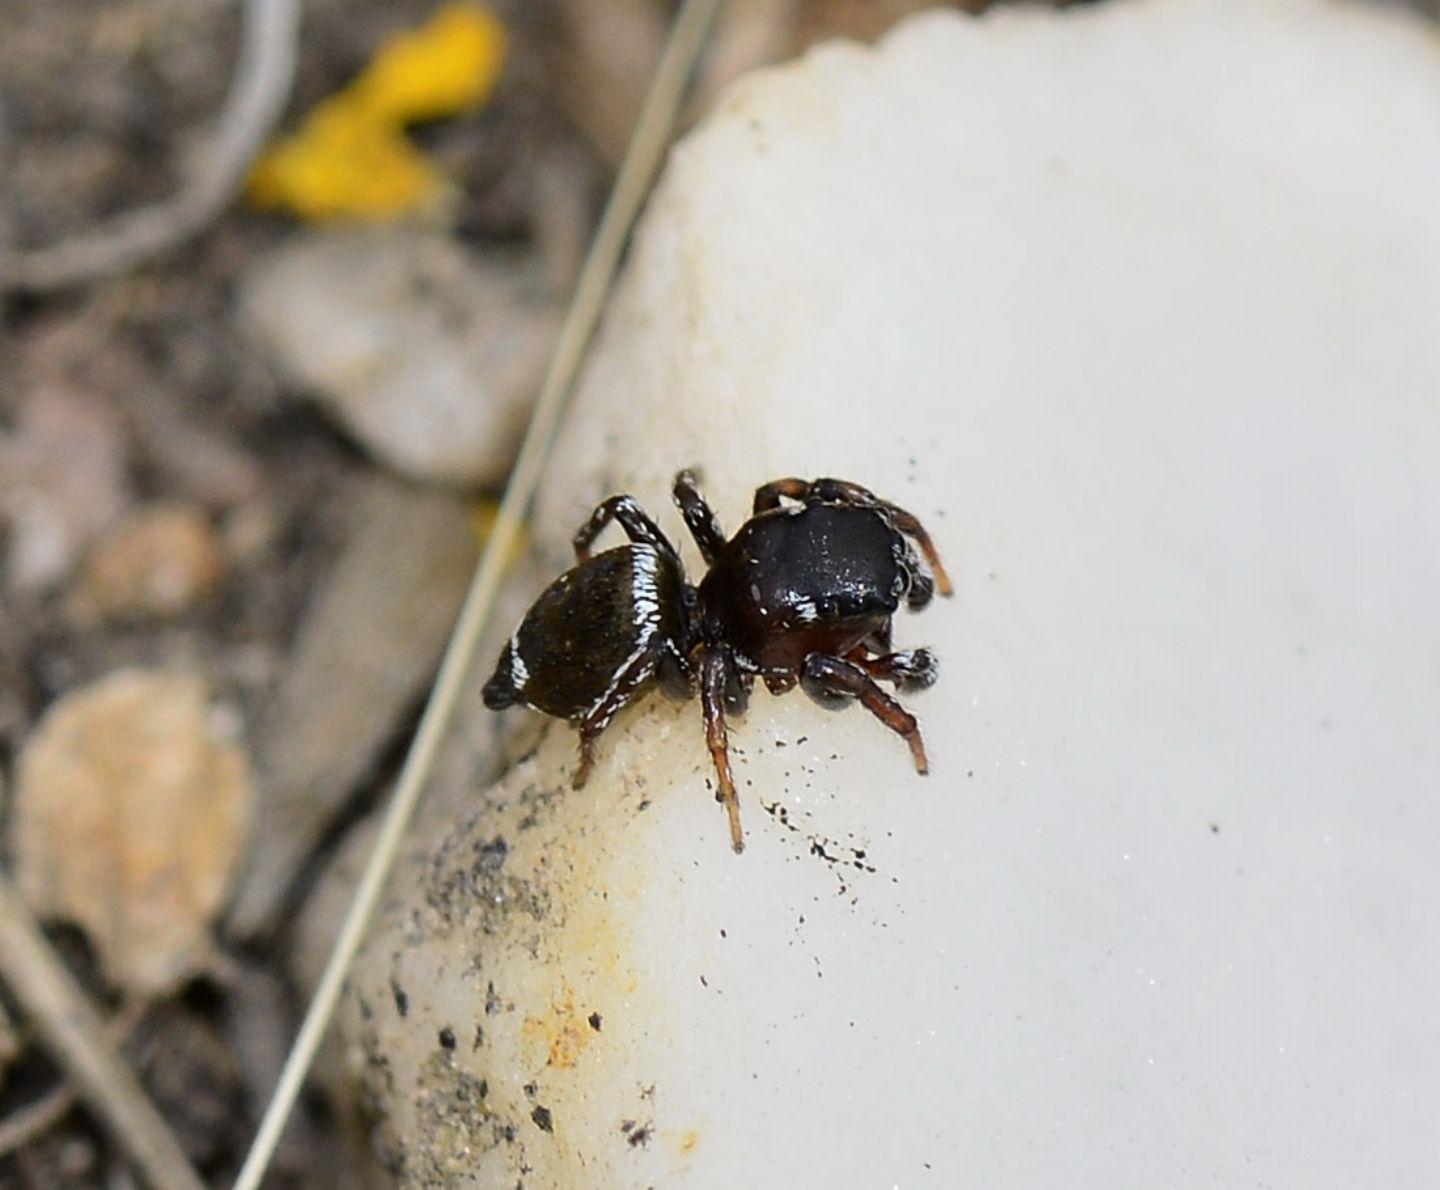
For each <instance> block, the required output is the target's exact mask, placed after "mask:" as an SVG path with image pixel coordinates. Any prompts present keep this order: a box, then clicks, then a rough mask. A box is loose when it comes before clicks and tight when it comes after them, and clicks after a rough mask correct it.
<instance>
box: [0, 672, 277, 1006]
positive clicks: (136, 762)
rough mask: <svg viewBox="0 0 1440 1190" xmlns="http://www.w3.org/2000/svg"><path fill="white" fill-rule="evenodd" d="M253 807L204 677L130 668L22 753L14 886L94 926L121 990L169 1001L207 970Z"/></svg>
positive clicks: (88, 693)
mask: <svg viewBox="0 0 1440 1190" xmlns="http://www.w3.org/2000/svg"><path fill="white" fill-rule="evenodd" d="M251 800H252V792H251V781H250V766H249V763H248V761H247V758H246V756H245V753H244V752H243V751H242V749H241V748H240V747H239V746H238V745H237V744H235V743H233V742H231V741H230V740H229V739H227V738H225V733H224V732H223V731H222V725H221V723H220V721H219V719H218V718H217V716H216V715H214V714H213V713H212V711H211V709H210V707H209V705H208V701H207V698H206V691H205V686H204V683H203V682H202V681H201V680H200V679H199V678H198V677H196V676H195V675H193V674H184V673H161V672H155V671H147V670H140V669H127V670H120V671H118V672H116V673H113V674H111V675H109V676H108V677H105V678H102V679H100V680H99V681H97V682H94V683H92V684H91V685H89V686H86V687H83V688H81V689H79V690H75V691H72V692H71V693H70V694H67V695H66V696H65V697H64V698H62V699H61V700H60V701H59V702H57V703H56V704H55V705H54V706H53V707H51V708H50V710H49V712H48V713H47V714H46V715H45V717H44V718H43V719H42V720H41V722H40V724H39V726H38V727H37V728H36V730H35V732H34V734H33V735H32V736H31V737H30V738H29V740H28V741H27V742H26V744H25V746H24V748H23V750H22V752H21V754H20V762H19V766H18V775H17V779H16V788H15V797H14V801H15V804H14V807H13V810H12V835H11V838H12V843H13V850H14V864H15V875H16V880H17V883H18V884H19V887H20V890H21V892H22V893H23V894H24V896H25V898H26V900H28V901H29V903H30V905H31V906H32V908H33V909H34V910H35V912H36V914H37V915H38V916H41V917H48V918H60V919H64V920H68V921H73V922H76V923H78V924H79V925H80V926H82V927H83V928H84V929H85V931H86V933H87V934H88V935H89V937H90V939H91V941H92V943H93V944H94V946H95V948H96V951H97V953H98V954H99V956H100V959H101V962H102V963H103V965H104V968H105V971H106V972H107V974H108V975H109V977H110V978H111V979H112V980H113V981H114V982H115V983H116V984H118V985H119V986H121V987H123V988H125V989H127V990H129V991H131V992H134V993H137V994H142V995H145V994H148V995H159V994H163V993H165V992H167V991H169V990H171V989H173V988H174V987H175V986H176V985H177V984H178V983H180V982H181V981H182V980H183V979H184V978H185V977H186V976H187V975H189V974H190V973H192V972H193V971H195V970H197V969H198V968H199V967H200V966H201V965H202V964H203V962H204V959H205V957H206V955H207V952H208V950H209V946H210V924H211V922H212V920H213V919H214V917H215V915H216V914H217V913H218V912H219V909H220V907H221V905H223V904H224V902H225V898H226V896H227V895H228V893H229V890H230V886H231V882H232V880H233V877H234V874H235V870H236V866H237V864H238V861H239V859H240V852H241V848H242V846H243V844H244V841H245V836H246V829H247V827H248V824H249V818H250V806H251Z"/></svg>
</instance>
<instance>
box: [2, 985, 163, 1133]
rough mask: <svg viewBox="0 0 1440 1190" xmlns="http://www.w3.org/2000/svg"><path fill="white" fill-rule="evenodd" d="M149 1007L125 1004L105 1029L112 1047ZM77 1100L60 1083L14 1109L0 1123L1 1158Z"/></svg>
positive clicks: (52, 1124) (47, 1128)
mask: <svg viewBox="0 0 1440 1190" xmlns="http://www.w3.org/2000/svg"><path fill="white" fill-rule="evenodd" d="M148 1007H149V1005H147V1004H146V1003H145V1002H144V1001H140V1000H137V1001H134V1002H132V1003H130V1004H127V1005H126V1006H125V1007H124V1008H122V1009H121V1010H120V1012H119V1013H117V1014H116V1016H115V1018H114V1019H113V1020H111V1021H110V1022H109V1024H107V1025H106V1026H105V1033H106V1036H107V1037H109V1039H110V1041H111V1042H112V1043H113V1044H114V1045H117V1046H118V1045H123V1044H124V1042H125V1039H126V1038H128V1037H129V1036H130V1034H131V1033H133V1032H134V1031H135V1027H136V1026H137V1025H138V1024H139V1023H140V1021H141V1019H142V1018H143V1017H144V1015H145V1011H146V1009H147V1008H148ZM79 1100H80V1096H78V1095H77V1094H75V1088H74V1087H72V1086H71V1085H70V1084H69V1083H61V1084H60V1085H59V1086H58V1087H56V1088H55V1089H54V1090H52V1091H49V1092H47V1093H46V1094H44V1095H42V1096H40V1098H39V1099H37V1100H35V1102H34V1103H27V1104H26V1105H25V1106H24V1107H21V1108H17V1109H16V1110H15V1111H13V1112H11V1113H10V1114H9V1115H8V1116H6V1117H5V1119H4V1120H3V1121H0V1158H3V1157H8V1156H9V1155H10V1154H11V1153H13V1152H15V1151H16V1150H17V1149H21V1148H24V1147H25V1146H26V1145H28V1144H30V1143H31V1142H32V1141H34V1140H35V1139H36V1138H37V1137H40V1136H43V1135H44V1134H45V1133H47V1132H49V1131H50V1129H52V1128H54V1127H55V1125H56V1124H58V1123H60V1121H61V1120H63V1119H64V1118H65V1117H66V1116H67V1115H69V1113H70V1111H71V1109H72V1108H74V1106H75V1104H76V1103H78V1102H79Z"/></svg>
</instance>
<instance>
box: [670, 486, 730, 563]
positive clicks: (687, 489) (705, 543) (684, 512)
mask: <svg viewBox="0 0 1440 1190" xmlns="http://www.w3.org/2000/svg"><path fill="white" fill-rule="evenodd" d="M672 495H673V496H674V498H675V504H676V506H677V507H678V508H679V509H680V515H681V516H683V517H684V518H685V524H686V526H687V527H688V528H689V530H690V536H691V537H693V538H694V539H695V544H696V545H697V546H699V547H700V556H701V557H702V558H704V559H705V565H707V566H709V565H711V564H712V563H713V562H714V561H715V559H716V557H717V556H718V555H719V553H720V551H721V550H723V549H724V548H725V534H724V533H722V532H721V531H720V522H719V521H717V520H716V519H715V513H714V512H713V511H712V510H711V508H710V505H708V504H707V503H706V502H705V497H704V496H702V495H701V494H700V489H699V488H697V487H696V486H695V473H694V472H693V471H681V472H679V473H678V474H677V475H676V476H675V486H674V488H673V489H672Z"/></svg>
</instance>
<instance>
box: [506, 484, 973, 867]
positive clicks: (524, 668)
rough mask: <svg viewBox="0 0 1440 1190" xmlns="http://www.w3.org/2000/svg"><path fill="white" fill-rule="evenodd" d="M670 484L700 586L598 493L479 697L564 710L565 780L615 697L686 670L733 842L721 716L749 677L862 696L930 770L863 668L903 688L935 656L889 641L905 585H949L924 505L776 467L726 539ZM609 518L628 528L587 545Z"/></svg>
mask: <svg viewBox="0 0 1440 1190" xmlns="http://www.w3.org/2000/svg"><path fill="white" fill-rule="evenodd" d="M673 494H674V498H675V503H676V504H677V505H678V506H679V508H680V512H681V514H682V515H683V516H684V518H685V524H686V525H687V526H688V528H689V529H690V533H691V535H692V536H693V537H694V538H695V544H696V545H697V546H699V547H700V554H701V556H702V557H703V558H704V559H705V564H706V566H707V567H708V569H707V570H706V572H705V576H704V577H703V578H702V579H701V580H700V584H699V586H698V587H697V586H692V585H691V584H690V583H689V582H688V581H687V580H686V577H685V569H684V566H683V565H682V564H681V561H680V555H679V553H678V552H677V551H676V549H675V547H674V545H673V544H672V543H671V542H670V540H669V538H667V537H666V536H665V534H664V533H663V532H661V530H660V528H659V526H657V525H656V524H655V522H654V521H652V520H651V519H650V518H649V517H648V516H647V515H646V514H645V512H644V510H642V509H641V508H640V506H639V505H638V504H637V503H636V502H635V501H634V500H633V499H632V498H631V497H629V496H611V497H610V498H609V499H608V500H606V501H605V502H604V503H602V504H601V505H600V506H599V507H598V508H596V509H595V512H594V513H593V515H592V516H591V517H590V519H589V520H588V521H587V522H586V523H585V524H584V525H583V526H582V527H581V529H580V531H579V532H578V533H576V534H575V542H574V544H575V557H576V560H577V564H576V565H575V566H574V567H573V568H572V569H570V570H567V571H566V572H565V573H564V574H562V575H561V576H560V577H559V578H558V579H556V580H555V581H554V582H553V583H551V584H550V586H549V587H547V588H546V589H545V590H544V591H543V592H542V593H541V595H540V597H539V598H538V599H537V600H536V601H535V603H534V605H533V606H532V607H531V608H530V610H529V612H527V613H526V615H525V618H524V620H522V621H521V623H520V626H519V627H518V628H517V629H516V630H515V633H514V635H513V636H511V638H510V642H509V644H507V645H506V646H505V648H504V650H503V651H502V652H501V654H500V659H499V661H498V662H497V664H496V666H495V673H494V676H493V677H491V679H490V681H489V682H487V683H486V684H485V691H484V697H485V705H486V706H488V707H490V708H492V709H495V710H499V709H500V708H502V707H507V706H511V705H512V704H514V703H522V704H524V705H525V706H529V707H534V708H535V709H536V710H539V711H544V712H545V713H546V714H548V715H554V716H556V717H558V718H561V719H566V720H568V721H569V722H571V723H573V724H574V725H575V726H576V727H577V728H578V729H579V731H580V764H579V767H578V768H577V769H576V770H575V776H574V780H573V782H572V783H573V785H574V786H575V788H577V789H578V788H579V787H580V786H582V785H583V784H584V783H585V780H586V778H587V777H588V776H589V774H590V770H591V767H592V766H593V764H594V747H595V739H596V737H597V736H599V734H600V733H601V732H602V731H604V730H605V728H606V727H607V726H608V725H609V723H610V721H611V720H612V719H613V718H614V717H615V715H616V713H617V712H618V711H619V710H620V709H621V707H623V706H625V705H626V704H627V703H628V702H630V701H631V700H632V699H633V698H635V697H636V695H638V694H639V693H640V692H641V691H642V690H643V689H645V688H646V686H647V685H649V684H650V683H651V682H652V681H655V682H658V683H659V684H660V685H661V686H662V687H663V688H664V689H665V690H666V691H667V692H668V693H670V694H672V695H674V696H676V697H680V698H689V697H693V696H694V694H695V692H696V689H697V686H698V689H699V694H700V702H701V706H702V708H703V711H704V718H705V738H706V743H707V744H708V746H709V749H710V756H711V758H712V760H713V761H714V764H715V773H716V776H717V778H718V788H717V790H716V795H715V796H716V800H717V801H720V802H721V803H723V804H724V806H725V809H726V812H727V814H728V815H729V820H730V839H731V842H732V844H733V846H734V848H735V850H736V851H740V850H742V849H743V847H744V836H743V834H742V832H741V829H740V805H739V799H738V798H737V797H736V794H735V781H734V777H733V776H732V775H731V771H730V755H729V749H728V747H727V737H726V729H725V716H726V714H727V712H728V713H729V714H735V715H738V714H742V713H743V712H744V710H745V706H746V703H747V701H748V699H749V696H750V691H751V689H752V688H753V687H754V684H755V678H756V677H757V676H758V677H760V678H761V679H763V681H764V682H765V685H766V687H767V688H768V689H769V690H770V691H771V692H772V693H774V694H783V693H784V692H785V691H787V690H791V689H793V688H794V687H795V685H796V684H797V683H798V684H799V685H800V686H801V687H803V688H804V690H805V692H806V693H807V694H809V695H810V696H811V697H812V698H814V699H815V700H816V701H817V702H818V703H820V704H821V705H822V706H829V707H836V706H843V705H845V704H846V703H848V702H849V701H851V700H852V699H858V700H859V702H860V703H861V704H862V705H863V706H864V707H865V709H866V710H868V711H869V712H870V713H871V714H872V715H874V716H875V717H876V718H877V719H879V720H880V722H882V723H883V724H885V726H886V727H888V728H890V730H891V731H894V732H896V733H897V734H898V735H901V736H903V737H904V738H905V741H906V742H907V743H908V744H909V745H910V753H911V756H912V757H913V758H914V761H915V768H916V770H917V771H918V772H920V773H924V772H926V770H927V767H928V766H927V762H926V758H925V744H924V741H923V740H922V739H921V736H920V728H919V725H918V724H917V723H916V722H915V718H914V716H913V715H911V714H910V713H909V712H908V711H907V710H905V708H904V707H902V706H901V705H900V704H899V703H898V702H897V701H896V700H895V699H893V698H892V697H890V695H888V694H887V693H885V691H884V690H882V689H881V688H880V686H879V685H878V684H877V682H876V679H877V678H879V679H882V680H884V681H887V682H891V683H893V684H894V685H895V686H897V687H898V688H900V689H902V690H916V689H921V688H923V687H925V686H928V685H930V684H931V683H932V682H933V681H934V680H935V677H936V674H937V673H938V664H937V662H936V659H935V655H934V654H933V653H932V652H930V650H929V649H923V648H922V649H910V650H906V651H903V652H898V653H896V652H891V651H890V620H891V617H892V616H893V615H894V613H895V612H896V611H897V610H898V609H899V607H900V603H901V601H902V600H904V602H905V603H906V605H907V606H908V607H910V608H911V609H912V610H916V609H919V608H922V607H924V606H925V605H926V604H927V603H929V602H930V599H931V597H932V596H933V595H934V593H935V592H936V591H937V590H938V591H939V592H940V594H942V595H949V594H950V593H951V587H950V580H949V578H948V577H947V576H946V574H945V568H944V567H943V566H942V565H941V564H940V559H939V557H938V556H937V555H936V552H935V547H934V545H933V544H932V543H931V541H930V536H929V534H927V533H926V532H925V530H924V528H923V527H922V526H921V524H920V522H919V521H917V520H916V519H915V518H914V517H913V516H912V515H911V514H910V513H908V512H906V511H905V510H904V509H903V508H900V507H898V506H896V505H894V504H891V503H890V502H889V501H887V500H882V499H880V498H879V497H878V496H876V495H874V494H873V493H872V492H870V491H868V490H867V489H865V488H862V487H861V486H860V485H859V484H854V483H849V482H847V481H846V480H842V479H816V480H808V481H807V480H803V479H777V480H774V481H773V482H771V483H767V484H765V485H764V486H763V487H760V488H757V489H756V491H755V502H754V511H753V515H752V516H751V518H750V519H749V520H748V521H746V522H745V523H744V524H743V525H742V526H741V527H740V530H739V532H737V533H736V534H735V536H734V537H732V538H730V539H729V540H728V541H727V540H726V538H725V535H724V533H722V532H721V530H720V526H719V523H718V522H717V521H716V519H715V514H714V513H713V512H712V511H711V510H710V506H709V505H708V504H707V503H706V502H705V498H704V497H703V496H702V495H701V494H700V492H699V490H698V489H697V488H696V486H695V477H694V476H693V475H692V474H691V473H690V472H689V471H682V472H680V473H679V474H678V475H677V476H676V477H675V485H674V491H673ZM786 501H790V503H786ZM611 521H614V522H615V523H617V524H618V525H619V526H620V527H621V528H622V529H623V530H624V531H625V534H626V536H628V537H629V539H630V541H629V544H627V545H622V546H619V547H617V548H615V549H611V550H606V551H605V552H604V553H601V554H594V555H592V554H591V552H590V547H591V545H592V544H594V541H595V539H596V537H598V536H599V534H600V532H601V530H603V529H604V528H605V527H606V526H607V525H609V524H610V522H611ZM912 542H913V544H912ZM915 546H919V549H920V553H921V554H923V555H924V558H925V562H926V563H928V566H929V570H928V572H927V570H926V567H925V566H924V565H922V564H921V562H920V559H919V558H918V557H917V556H916V553H915Z"/></svg>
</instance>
